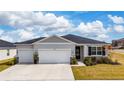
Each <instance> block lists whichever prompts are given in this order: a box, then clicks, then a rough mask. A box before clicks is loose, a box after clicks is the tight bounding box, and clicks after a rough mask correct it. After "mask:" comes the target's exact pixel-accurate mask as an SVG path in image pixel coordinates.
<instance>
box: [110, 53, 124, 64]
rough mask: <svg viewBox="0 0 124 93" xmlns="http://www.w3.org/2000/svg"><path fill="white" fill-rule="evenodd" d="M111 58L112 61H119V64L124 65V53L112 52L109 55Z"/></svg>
mask: <svg viewBox="0 0 124 93" xmlns="http://www.w3.org/2000/svg"><path fill="white" fill-rule="evenodd" d="M109 58H110V59H112V60H113V61H118V62H119V63H121V64H122V65H124V53H120V52H115V51H111V52H110V53H109Z"/></svg>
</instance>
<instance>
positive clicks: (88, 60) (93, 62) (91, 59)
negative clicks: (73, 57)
mask: <svg viewBox="0 0 124 93" xmlns="http://www.w3.org/2000/svg"><path fill="white" fill-rule="evenodd" d="M83 62H84V64H85V65H86V66H91V65H96V64H97V63H96V58H95V57H85V58H84V60H83Z"/></svg>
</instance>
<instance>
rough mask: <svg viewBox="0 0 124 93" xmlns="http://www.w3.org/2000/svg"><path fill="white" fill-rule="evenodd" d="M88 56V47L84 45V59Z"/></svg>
mask: <svg viewBox="0 0 124 93" xmlns="http://www.w3.org/2000/svg"><path fill="white" fill-rule="evenodd" d="M87 56H88V46H87V45H84V57H87Z"/></svg>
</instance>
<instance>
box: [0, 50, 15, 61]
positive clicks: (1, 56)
mask: <svg viewBox="0 0 124 93" xmlns="http://www.w3.org/2000/svg"><path fill="white" fill-rule="evenodd" d="M9 53H10V54H9V56H7V49H3V50H0V60H4V59H9V58H13V57H15V56H16V49H9Z"/></svg>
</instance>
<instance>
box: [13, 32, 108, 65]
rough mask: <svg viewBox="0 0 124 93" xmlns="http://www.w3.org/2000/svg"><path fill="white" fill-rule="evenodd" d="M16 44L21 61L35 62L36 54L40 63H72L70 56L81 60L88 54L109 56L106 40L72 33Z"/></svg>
mask: <svg viewBox="0 0 124 93" xmlns="http://www.w3.org/2000/svg"><path fill="white" fill-rule="evenodd" d="M15 45H16V48H17V51H18V52H17V56H18V58H19V63H34V59H33V58H34V57H33V55H34V54H37V55H38V58H39V61H38V63H70V57H76V59H77V60H79V61H81V60H82V59H83V58H84V57H88V56H107V49H106V48H105V47H104V46H105V45H107V43H106V42H102V41H97V40H93V39H88V38H84V37H81V36H77V35H72V34H68V35H65V36H57V35H53V36H49V37H40V38H36V39H32V40H28V41H23V42H17V43H16V44H15Z"/></svg>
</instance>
